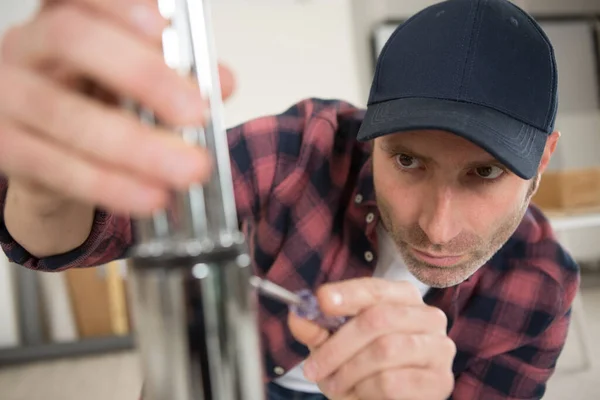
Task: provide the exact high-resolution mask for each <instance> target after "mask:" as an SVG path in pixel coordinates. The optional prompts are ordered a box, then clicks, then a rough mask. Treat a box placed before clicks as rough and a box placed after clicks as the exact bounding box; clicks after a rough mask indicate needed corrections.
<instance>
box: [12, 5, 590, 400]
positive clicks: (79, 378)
mask: <svg viewBox="0 0 600 400" xmlns="http://www.w3.org/2000/svg"><path fill="white" fill-rule="evenodd" d="M435 2H436V1H430V0H220V1H214V5H213V14H214V24H215V29H216V32H215V33H216V39H217V50H218V53H219V55H220V58H221V60H222V61H223V62H224V63H225V64H227V65H228V66H229V67H230V68H231V69H232V70H233V71H234V73H235V76H236V79H237V90H236V93H235V94H234V96H233V98H232V99H231V100H230V101H229V102H228V103H227V105H226V111H227V124H228V125H229V126H232V125H236V124H238V123H241V122H243V121H246V120H248V119H251V118H255V117H258V116H261V115H265V114H270V113H277V112H281V111H283V110H284V109H286V108H287V107H289V106H290V105H292V104H293V103H294V102H296V101H298V100H301V99H303V98H306V97H324V98H338V99H343V100H346V101H348V102H351V103H353V104H355V105H358V106H364V105H365V103H366V99H367V96H368V91H369V87H370V84H371V78H372V75H373V68H374V64H375V60H376V57H377V54H378V52H379V51H380V49H381V46H382V45H383V44H384V43H385V41H386V40H387V38H388V37H389V35H390V34H391V32H392V31H393V30H394V29H395V27H396V26H398V24H399V23H401V22H402V21H403V20H404V19H406V18H407V17H409V16H410V15H412V14H413V13H415V12H417V11H419V10H420V9H422V8H424V7H426V6H428V5H430V4H433V3H435ZM515 3H517V4H518V5H519V6H521V7H523V8H524V9H525V10H527V11H528V12H530V13H531V14H532V15H533V16H534V17H535V18H536V19H538V21H539V22H540V23H541V24H542V26H543V28H544V30H545V31H546V33H547V34H548V35H549V37H550V39H551V40H552V42H553V44H554V46H555V50H556V55H557V59H558V64H559V74H560V80H559V81H560V84H559V90H560V110H559V117H558V121H557V128H558V129H559V130H560V131H561V132H562V133H563V136H562V139H561V142H560V145H559V149H558V150H557V154H556V156H555V157H554V159H553V161H552V164H551V167H550V171H549V172H548V173H547V174H545V176H544V178H543V179H542V185H541V187H540V191H539V193H538V195H537V196H536V198H535V202H536V204H538V205H539V206H540V207H542V208H543V209H544V210H545V211H546V212H547V215H548V216H549V217H550V218H551V220H552V223H553V225H554V227H555V229H556V232H557V235H559V237H560V240H561V241H562V242H563V244H564V245H565V246H566V247H567V249H568V250H569V251H570V252H571V253H572V255H573V256H574V257H575V258H576V259H577V260H578V261H579V262H580V264H581V266H582V268H583V277H582V285H581V291H580V294H579V296H578V297H577V300H576V302H575V306H574V310H573V324H572V326H571V332H570V334H569V339H568V343H567V346H566V348H565V351H564V353H563V356H562V358H561V359H560V362H559V365H558V368H557V372H556V374H555V376H554V377H553V378H552V380H551V382H550V385H549V388H548V393H547V395H546V396H545V398H547V399H561V400H562V399H565V398H571V399H597V398H600V388H599V387H598V385H597V381H595V380H594V377H596V376H598V372H599V371H600V366H599V364H600V362H599V361H597V360H598V359H600V340H599V339H598V338H599V337H600V311H599V310H600V245H599V239H598V238H599V237H600V156H599V154H600V84H599V82H600V78H599V72H600V62H599V60H600V0H569V1H565V0H520V1H515ZM37 6H38V3H37V1H36V0H3V1H1V2H0V36H1V35H2V34H3V32H4V31H5V30H6V29H7V27H8V26H10V25H12V24H14V23H18V22H21V21H24V20H26V19H27V18H28V17H29V16H31V15H32V13H34V12H35V10H36V8H37ZM0 95H2V96H10V93H2V94H0ZM124 275H125V274H124V265H122V264H121V263H113V264H109V265H106V266H103V267H101V268H96V269H90V270H85V271H81V270H79V271H68V272H65V273H60V274H48V273H46V274H44V273H38V272H33V271H29V270H26V269H25V268H20V267H16V266H14V265H11V264H9V263H8V261H7V260H6V259H5V258H4V255H3V254H2V255H0V397H1V398H2V399H3V400H23V399H27V400H30V399H45V400H54V399H61V400H71V399H73V400H74V399H80V398H82V397H83V398H85V399H86V400H95V399H107V398H108V399H111V400H125V399H127V400H131V399H137V398H138V395H139V391H140V387H141V376H140V372H139V369H138V365H137V355H136V351H135V348H134V342H133V339H132V337H131V329H130V327H131V322H130V317H131V316H130V315H129V311H128V305H127V293H126V289H125V286H124V278H123V277H124Z"/></svg>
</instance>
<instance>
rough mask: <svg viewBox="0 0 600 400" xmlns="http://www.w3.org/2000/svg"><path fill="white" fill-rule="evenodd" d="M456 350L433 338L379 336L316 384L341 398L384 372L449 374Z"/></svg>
mask: <svg viewBox="0 0 600 400" xmlns="http://www.w3.org/2000/svg"><path fill="white" fill-rule="evenodd" d="M455 353H456V347H455V345H454V343H453V342H452V340H450V339H449V338H447V337H445V336H440V335H434V334H402V333H392V334H388V335H383V336H380V337H379V338H377V339H376V340H374V341H373V343H372V344H371V345H369V346H367V347H365V348H363V349H362V350H360V352H359V353H358V354H356V356H354V357H353V358H352V359H351V360H349V361H347V362H346V363H344V364H343V365H342V367H341V368H339V369H338V370H337V371H335V372H334V373H333V374H332V375H331V376H330V377H328V378H326V379H325V381H324V382H320V384H322V385H324V386H325V388H326V389H327V393H328V394H333V395H336V396H340V395H345V394H348V393H350V392H351V391H352V388H353V387H354V386H355V385H357V384H358V383H359V382H360V381H362V380H364V379H366V378H368V377H370V376H372V375H376V374H379V373H383V372H384V371H386V370H390V369H398V368H432V369H440V370H450V369H451V368H452V365H451V361H452V360H453V359H454V355H455Z"/></svg>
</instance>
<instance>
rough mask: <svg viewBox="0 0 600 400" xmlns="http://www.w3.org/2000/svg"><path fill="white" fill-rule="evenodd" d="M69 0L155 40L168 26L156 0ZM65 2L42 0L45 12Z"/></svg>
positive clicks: (61, 0)
mask: <svg viewBox="0 0 600 400" xmlns="http://www.w3.org/2000/svg"><path fill="white" fill-rule="evenodd" d="M68 2H69V3H70V4H74V5H76V6H81V7H85V8H89V9H91V10H93V11H94V12H96V13H99V14H104V15H106V16H107V17H109V18H111V19H114V20H115V21H119V22H120V23H121V24H122V25H123V26H126V27H129V28H131V29H132V30H135V31H137V32H139V33H141V34H142V35H146V36H148V37H149V38H151V39H154V40H155V41H159V40H160V38H161V35H162V30H163V29H164V27H165V26H167V21H166V20H165V18H163V17H162V16H161V14H160V12H159V9H158V2H157V1H156V0H68ZM65 3H66V1H65V0H42V9H43V10H44V12H45V11H48V10H50V9H52V8H53V7H57V6H60V5H63V4H65Z"/></svg>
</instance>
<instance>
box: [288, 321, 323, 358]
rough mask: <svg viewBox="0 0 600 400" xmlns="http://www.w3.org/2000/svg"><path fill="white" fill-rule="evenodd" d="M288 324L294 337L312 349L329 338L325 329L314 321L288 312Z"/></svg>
mask: <svg viewBox="0 0 600 400" xmlns="http://www.w3.org/2000/svg"><path fill="white" fill-rule="evenodd" d="M288 326H289V328H290V331H291V332H292V335H293V336H294V338H295V339H296V340H297V341H299V342H300V343H302V344H304V345H305V346H306V347H308V348H309V349H310V351H313V350H314V349H316V348H318V347H320V346H321V345H322V344H323V343H325V341H326V340H327V339H328V338H329V336H330V334H329V331H327V329H324V328H321V327H320V326H319V325H317V324H316V323H314V322H311V321H309V320H307V319H304V318H301V317H299V316H297V315H296V314H294V313H293V312H290V313H289V314H288Z"/></svg>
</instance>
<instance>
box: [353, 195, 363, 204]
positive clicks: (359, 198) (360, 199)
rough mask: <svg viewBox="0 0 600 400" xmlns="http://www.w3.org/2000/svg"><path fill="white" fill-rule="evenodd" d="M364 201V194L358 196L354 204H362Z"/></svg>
mask: <svg viewBox="0 0 600 400" xmlns="http://www.w3.org/2000/svg"><path fill="white" fill-rule="evenodd" d="M362 201H363V197H362V194H357V195H356V197H355V198H354V202H355V203H356V204H360V203H362Z"/></svg>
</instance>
